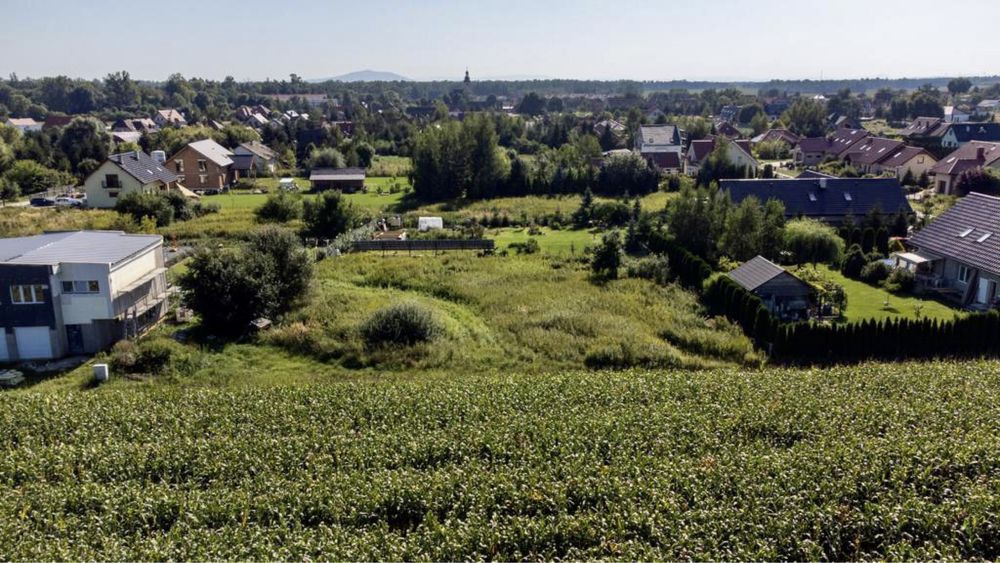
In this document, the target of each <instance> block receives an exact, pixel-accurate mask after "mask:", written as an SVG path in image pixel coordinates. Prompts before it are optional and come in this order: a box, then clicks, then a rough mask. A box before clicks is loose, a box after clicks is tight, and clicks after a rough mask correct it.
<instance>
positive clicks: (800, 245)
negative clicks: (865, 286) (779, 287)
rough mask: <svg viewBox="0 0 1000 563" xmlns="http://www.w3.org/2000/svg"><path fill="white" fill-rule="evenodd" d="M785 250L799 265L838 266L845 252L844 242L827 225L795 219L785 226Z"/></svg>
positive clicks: (813, 220)
mask: <svg viewBox="0 0 1000 563" xmlns="http://www.w3.org/2000/svg"><path fill="white" fill-rule="evenodd" d="M784 234H785V241H784V243H785V250H787V251H788V252H789V253H791V255H792V260H793V261H795V262H796V263H798V264H805V263H810V264H820V263H823V264H837V263H839V262H840V257H841V255H842V254H843V252H844V240H843V239H842V238H840V236H839V235H838V234H837V232H836V231H835V230H834V229H833V227H830V226H829V225H827V224H826V223H823V222H821V221H817V220H815V219H794V220H792V221H789V222H788V223H786V224H785V233H784Z"/></svg>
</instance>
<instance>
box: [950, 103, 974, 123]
mask: <svg viewBox="0 0 1000 563" xmlns="http://www.w3.org/2000/svg"><path fill="white" fill-rule="evenodd" d="M970 117H971V116H970V115H969V113H968V112H965V111H962V110H960V109H958V108H957V107H955V106H944V120H945V122H947V123H965V122H966V121H968V120H969V118H970Z"/></svg>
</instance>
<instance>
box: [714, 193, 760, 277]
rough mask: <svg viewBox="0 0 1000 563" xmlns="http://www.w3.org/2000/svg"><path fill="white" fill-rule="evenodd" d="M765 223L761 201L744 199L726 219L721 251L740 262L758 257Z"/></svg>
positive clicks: (753, 198) (720, 243)
mask: <svg viewBox="0 0 1000 563" xmlns="http://www.w3.org/2000/svg"><path fill="white" fill-rule="evenodd" d="M763 223H764V213H763V209H762V207H761V204H760V200H758V199H757V198H756V197H754V196H750V197H748V198H746V199H744V200H743V201H741V202H740V204H739V205H737V206H736V208H735V209H733V211H732V213H730V214H729V216H728V217H727V218H726V223H725V230H724V231H723V233H722V239H721V240H720V241H719V251H720V252H721V253H722V254H724V255H726V256H728V257H730V258H732V259H734V260H737V261H739V262H745V261H747V260H749V259H751V258H753V257H754V256H757V255H758V254H759V253H760V232H761V228H762V225H763Z"/></svg>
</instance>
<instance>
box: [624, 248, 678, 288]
mask: <svg viewBox="0 0 1000 563" xmlns="http://www.w3.org/2000/svg"><path fill="white" fill-rule="evenodd" d="M625 275H626V276H627V277H630V278H640V279H645V280H650V281H652V282H653V283H656V284H657V285H667V284H668V283H670V260H669V259H668V258H667V256H666V255H665V254H659V255H653V256H646V257H643V258H638V259H635V260H629V262H628V264H626V265H625Z"/></svg>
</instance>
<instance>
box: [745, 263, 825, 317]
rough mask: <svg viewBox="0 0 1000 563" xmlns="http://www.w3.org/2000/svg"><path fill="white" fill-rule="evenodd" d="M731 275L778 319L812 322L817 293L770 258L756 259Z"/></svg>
mask: <svg viewBox="0 0 1000 563" xmlns="http://www.w3.org/2000/svg"><path fill="white" fill-rule="evenodd" d="M728 275H729V277H730V279H732V280H733V281H734V282H736V283H737V284H739V285H740V286H741V287H742V288H743V289H745V290H747V291H749V292H750V293H753V294H754V295H756V296H757V297H760V300H761V301H763V302H764V306H765V307H767V310H768V311H770V312H771V314H772V315H774V316H776V317H778V318H779V319H781V320H783V321H804V320H808V319H809V308H810V305H811V304H812V302H813V300H814V296H815V294H816V290H815V289H814V288H813V287H812V286H811V285H809V284H808V283H806V282H804V281H802V280H800V279H799V278H797V277H795V276H794V275H792V274H791V273H789V272H788V271H787V270H785V269H784V268H782V267H781V266H778V265H777V264H775V263H774V262H771V261H770V260H768V259H767V258H764V257H763V256H757V257H755V258H753V259H751V260H748V261H746V262H744V263H743V264H741V265H740V267H739V268H736V269H735V270H733V271H731V272H729V274H728Z"/></svg>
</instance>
